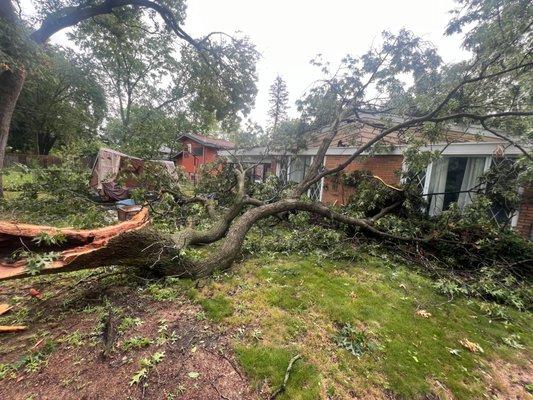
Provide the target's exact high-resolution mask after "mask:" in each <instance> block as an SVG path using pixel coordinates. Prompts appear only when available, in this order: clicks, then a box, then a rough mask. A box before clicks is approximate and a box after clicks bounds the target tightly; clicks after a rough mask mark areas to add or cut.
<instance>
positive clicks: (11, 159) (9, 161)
mask: <svg viewBox="0 0 533 400" xmlns="http://www.w3.org/2000/svg"><path fill="white" fill-rule="evenodd" d="M15 164H22V165H35V164H37V165H40V166H42V167H45V168H46V167H49V166H50V165H57V164H61V160H60V159H59V158H58V157H56V156H41V155H36V154H9V153H8V154H6V157H5V159H4V167H11V166H13V165H15Z"/></svg>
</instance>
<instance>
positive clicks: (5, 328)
mask: <svg viewBox="0 0 533 400" xmlns="http://www.w3.org/2000/svg"><path fill="white" fill-rule="evenodd" d="M26 329H28V328H27V327H26V326H24V325H0V333H15V332H22V331H25V330H26Z"/></svg>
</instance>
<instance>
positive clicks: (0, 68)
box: [0, 0, 255, 196]
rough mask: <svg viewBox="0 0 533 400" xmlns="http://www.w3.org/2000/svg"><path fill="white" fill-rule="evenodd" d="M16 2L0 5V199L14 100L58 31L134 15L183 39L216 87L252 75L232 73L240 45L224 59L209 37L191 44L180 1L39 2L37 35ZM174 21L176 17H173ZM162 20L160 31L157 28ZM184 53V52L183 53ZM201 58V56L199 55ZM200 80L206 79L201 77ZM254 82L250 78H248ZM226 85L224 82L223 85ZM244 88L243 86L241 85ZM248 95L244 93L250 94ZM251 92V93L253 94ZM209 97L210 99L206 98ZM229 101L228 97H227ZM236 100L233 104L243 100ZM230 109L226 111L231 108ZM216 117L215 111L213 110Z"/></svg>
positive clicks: (5, 0) (220, 46)
mask: <svg viewBox="0 0 533 400" xmlns="http://www.w3.org/2000/svg"><path fill="white" fill-rule="evenodd" d="M17 4H18V2H17V1H15V0H3V1H1V2H0V196H1V195H3V190H2V181H1V176H2V175H1V172H2V169H3V165H4V156H5V150H6V145H7V140H8V137H9V131H10V125H11V119H12V115H13V112H14V110H15V106H16V104H17V100H18V97H19V94H20V92H21V90H22V87H23V85H24V82H25V79H26V68H27V66H31V61H32V59H34V58H35V52H39V51H40V46H42V45H43V44H45V43H46V42H47V41H48V39H49V38H50V37H51V36H52V35H53V34H55V33H56V32H59V31H60V30H62V29H64V28H67V27H71V26H75V25H77V24H79V23H80V22H83V21H86V20H88V19H91V18H94V17H97V16H101V15H110V14H113V13H115V12H118V11H119V10H123V9H125V8H127V9H134V10H135V12H137V11H138V12H142V14H143V15H144V16H145V18H149V19H152V20H155V21H159V23H156V24H155V25H156V26H157V28H158V29H161V30H164V29H166V30H168V31H170V32H172V33H173V34H174V35H175V36H177V37H178V38H179V39H182V40H183V41H185V42H186V43H188V45H189V46H191V47H192V48H193V49H194V51H191V55H190V57H193V56H192V53H195V54H196V57H198V58H197V68H200V69H201V70H202V73H203V74H207V73H208V74H209V76H210V77H211V79H212V80H214V81H215V82H217V83H218V84H221V83H220V80H221V79H223V78H224V76H220V74H221V73H222V72H225V73H226V76H227V75H230V78H228V79H235V78H234V77H239V73H240V74H243V75H245V74H247V73H250V71H252V72H255V69H254V67H247V68H244V69H241V70H238V71H235V69H236V68H235V65H234V64H232V60H236V61H235V62H237V63H238V62H240V61H241V58H239V57H242V56H243V53H244V56H245V57H246V56H247V55H249V53H250V46H247V47H246V48H245V49H244V50H243V51H242V52H241V46H239V44H242V40H241V41H239V40H236V41H233V40H232V41H231V42H232V43H233V42H235V43H236V45H235V46H234V48H233V51H232V52H231V53H229V54H224V51H225V50H226V47H227V46H228V45H227V44H226V45H224V44H221V43H213V40H212V35H208V36H206V37H204V38H203V39H201V40H194V39H193V38H192V37H191V36H190V35H188V34H187V33H186V32H185V31H184V30H183V29H182V28H181V26H180V23H181V19H180V17H179V16H180V15H182V13H183V9H184V6H183V4H184V3H183V1H166V0H97V1H92V0H39V1H37V2H36V5H37V8H38V11H39V15H40V16H41V18H40V21H39V26H38V28H37V29H32V27H31V26H29V24H28V23H27V21H24V20H22V18H21V13H19V12H17V8H16V5H17ZM176 16H178V17H176ZM161 20H162V22H163V26H160V25H161V23H160V21H161ZM184 51H187V50H185V49H184ZM197 52H200V53H201V55H198V54H197ZM203 78H205V76H204V77H203ZM252 79H253V78H252ZM226 80H227V79H226ZM246 83H247V82H246ZM249 90H250V89H248V92H246V91H245V92H246V93H249ZM252 90H253V89H252ZM205 95H206V96H210V95H211V94H210V93H207V94H205ZM230 97H231V96H230ZM242 97H243V96H241V97H238V99H237V100H241V101H243V100H242ZM230 109H231V107H230ZM217 111H218V110H217Z"/></svg>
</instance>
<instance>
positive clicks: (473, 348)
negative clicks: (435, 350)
mask: <svg viewBox="0 0 533 400" xmlns="http://www.w3.org/2000/svg"><path fill="white" fill-rule="evenodd" d="M459 343H461V345H462V346H463V347H464V348H465V349H467V350H468V351H470V352H472V353H484V351H483V348H482V347H481V346H480V345H479V344H477V343H475V342H471V341H470V340H468V339H461V340H459Z"/></svg>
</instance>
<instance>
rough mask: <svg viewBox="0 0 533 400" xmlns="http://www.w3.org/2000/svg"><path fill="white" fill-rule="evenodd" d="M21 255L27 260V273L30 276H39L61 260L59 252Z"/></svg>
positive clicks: (22, 253) (23, 253) (24, 253)
mask: <svg viewBox="0 0 533 400" xmlns="http://www.w3.org/2000/svg"><path fill="white" fill-rule="evenodd" d="M19 254H20V256H21V257H22V258H24V259H25V260H26V272H27V273H28V274H29V275H37V274H39V273H40V272H41V270H42V269H43V268H45V267H46V266H48V265H49V264H51V263H52V262H54V261H55V260H57V259H58V258H59V253H57V252H47V253H42V254H41V253H34V252H21V253H19Z"/></svg>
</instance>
